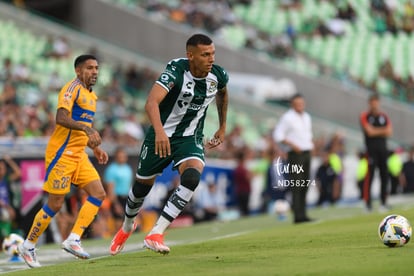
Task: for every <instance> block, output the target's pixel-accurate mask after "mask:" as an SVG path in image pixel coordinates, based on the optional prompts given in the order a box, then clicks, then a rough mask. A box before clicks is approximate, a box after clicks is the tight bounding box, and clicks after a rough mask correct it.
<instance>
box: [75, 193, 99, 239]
mask: <svg viewBox="0 0 414 276" xmlns="http://www.w3.org/2000/svg"><path fill="white" fill-rule="evenodd" d="M101 204H102V201H100V200H99V199H96V198H94V197H91V196H90V197H88V199H87V200H86V201H85V203H84V204H83V206H82V208H81V209H80V211H79V214H78V218H77V219H76V222H75V225H74V226H73V228H72V233H74V234H77V235H79V237H82V234H83V232H84V231H85V229H86V228H88V226H89V225H90V224H91V223H92V221H93V220H94V218H95V216H96V214H97V213H98V210H99V207H100V206H101Z"/></svg>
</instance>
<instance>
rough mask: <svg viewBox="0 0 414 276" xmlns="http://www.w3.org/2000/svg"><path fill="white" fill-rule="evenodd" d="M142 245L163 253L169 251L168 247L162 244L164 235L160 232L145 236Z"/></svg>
mask: <svg viewBox="0 0 414 276" xmlns="http://www.w3.org/2000/svg"><path fill="white" fill-rule="evenodd" d="M144 247H145V248H148V249H150V250H152V251H154V252H157V253H160V254H163V255H165V254H168V253H170V248H169V247H168V246H166V245H165V244H164V236H163V235H162V234H152V235H148V236H146V237H145V239H144Z"/></svg>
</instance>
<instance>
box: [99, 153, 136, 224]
mask: <svg viewBox="0 0 414 276" xmlns="http://www.w3.org/2000/svg"><path fill="white" fill-rule="evenodd" d="M133 176H134V173H133V171H132V168H131V167H130V166H129V164H128V154H127V152H126V151H125V149H124V148H123V147H118V148H116V150H115V153H114V160H113V161H112V162H111V163H110V164H109V166H108V167H107V168H106V169H105V172H104V182H105V185H106V186H107V198H108V199H109V201H110V203H111V212H112V216H113V217H114V219H115V229H119V228H120V227H121V224H122V221H123V219H124V208H125V204H126V202H127V199H128V193H129V189H130V188H131V185H132V183H133Z"/></svg>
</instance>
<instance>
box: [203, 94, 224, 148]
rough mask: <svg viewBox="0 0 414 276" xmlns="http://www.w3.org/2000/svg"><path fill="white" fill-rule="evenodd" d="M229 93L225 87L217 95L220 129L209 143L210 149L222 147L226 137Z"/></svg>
mask: <svg viewBox="0 0 414 276" xmlns="http://www.w3.org/2000/svg"><path fill="white" fill-rule="evenodd" d="M228 101H229V98H228V93H227V88H226V87H224V88H223V89H221V90H220V91H218V93H217V94H216V105H217V112H218V117H219V124H220V126H219V129H218V130H217V131H216V133H214V137H213V138H211V139H210V141H209V142H208V147H209V148H214V147H217V146H218V145H220V144H221V143H222V142H223V141H224V138H225V136H226V124H227V106H228Z"/></svg>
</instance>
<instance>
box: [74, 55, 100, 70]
mask: <svg viewBox="0 0 414 276" xmlns="http://www.w3.org/2000/svg"><path fill="white" fill-rule="evenodd" d="M89 59H93V60H97V59H96V57H95V56H94V55H90V54H85V55H80V56H78V57H77V58H75V63H74V66H75V68H76V67H78V66H80V65H82V64H83V63H84V62H85V61H87V60H89Z"/></svg>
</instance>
